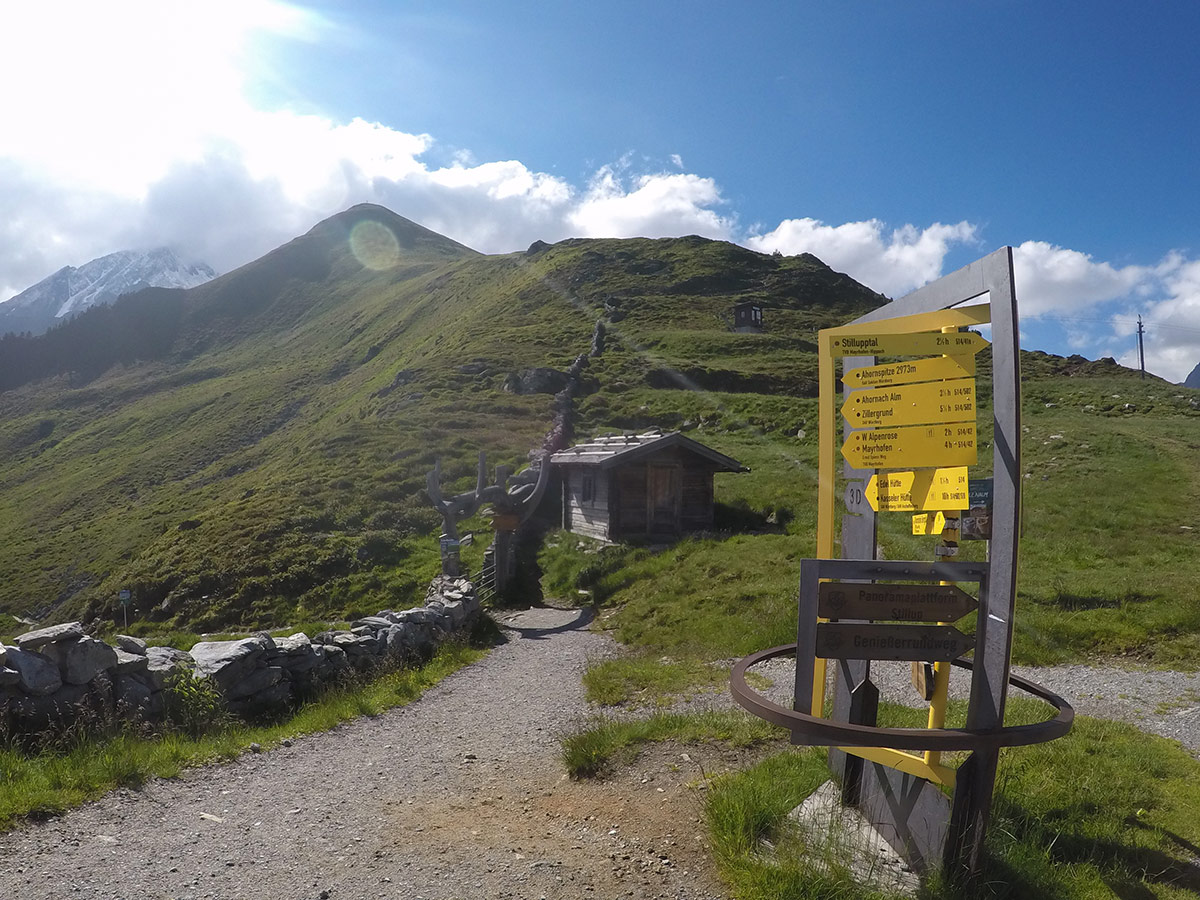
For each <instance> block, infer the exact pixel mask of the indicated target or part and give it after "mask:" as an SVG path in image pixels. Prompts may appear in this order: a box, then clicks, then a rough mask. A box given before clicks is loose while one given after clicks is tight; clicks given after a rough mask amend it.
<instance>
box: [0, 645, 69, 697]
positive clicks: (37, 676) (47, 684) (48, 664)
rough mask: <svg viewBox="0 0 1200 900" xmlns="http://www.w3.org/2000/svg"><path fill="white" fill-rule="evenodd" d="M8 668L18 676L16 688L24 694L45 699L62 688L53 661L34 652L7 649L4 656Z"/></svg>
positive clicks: (12, 648) (14, 648)
mask: <svg viewBox="0 0 1200 900" xmlns="http://www.w3.org/2000/svg"><path fill="white" fill-rule="evenodd" d="M6 662H7V663H8V668H10V669H13V670H15V671H16V673H17V675H18V676H19V679H20V680H19V681H18V682H17V684H18V686H19V687H20V688H21V690H22V691H24V692H25V693H26V694H30V695H32V696H35V697H46V696H49V695H50V694H53V693H54V692H55V691H57V690H58V689H59V688H60V687H62V683H63V682H62V675H61V674H60V672H59V670H58V666H57V665H56V664H55V662H54V660H52V659H50V658H49V657H47V656H44V655H42V654H41V653H38V652H36V651H34V650H23V649H21V648H19V647H9V648H8V653H7V654H6Z"/></svg>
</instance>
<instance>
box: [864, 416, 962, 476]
mask: <svg viewBox="0 0 1200 900" xmlns="http://www.w3.org/2000/svg"><path fill="white" fill-rule="evenodd" d="M842 455H843V456H844V457H846V459H847V460H848V461H849V462H850V465H852V466H854V467H855V468H856V469H900V468H913V469H921V468H925V467H928V466H973V465H975V463H976V462H978V461H979V453H978V450H977V448H976V446H975V423H974V422H958V423H956V424H953V425H910V426H907V427H904V428H873V429H871V430H869V431H856V432H854V433H853V434H851V435H850V437H849V438H847V439H846V443H845V444H843V445H842Z"/></svg>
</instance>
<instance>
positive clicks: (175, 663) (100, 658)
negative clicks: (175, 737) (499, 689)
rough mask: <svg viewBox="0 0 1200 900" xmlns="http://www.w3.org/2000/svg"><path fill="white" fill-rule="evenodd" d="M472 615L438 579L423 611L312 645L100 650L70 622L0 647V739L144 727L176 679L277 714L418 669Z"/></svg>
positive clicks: (364, 624) (468, 597)
mask: <svg viewBox="0 0 1200 900" xmlns="http://www.w3.org/2000/svg"><path fill="white" fill-rule="evenodd" d="M479 615H480V606H479V599H478V597H477V596H476V594H475V588H474V586H473V585H472V584H471V582H470V581H469V580H467V579H465V578H447V577H438V578H436V579H434V581H433V582H432V584H430V586H429V591H428V594H427V596H426V598H425V604H424V605H423V606H418V607H416V608H414V609H406V610H402V611H400V612H393V611H391V610H384V611H383V612H380V613H378V614H377V615H374V616H367V617H366V618H363V619H359V620H358V621H356V622H354V623H352V624H351V627H350V630H349V631H326V632H322V633H321V634H318V635H316V636H315V637H312V638H309V637H308V636H307V635H305V634H296V635H292V636H290V637H282V638H272V637H271V636H270V635H268V634H267V633H266V632H260V633H258V634H255V635H253V636H251V637H247V638H242V639H240V640H234V641H202V642H200V643H198V644H196V645H195V646H193V647H192V649H191V651H190V652H184V651H183V650H176V649H173V648H170V647H147V646H146V643H145V642H144V641H142V640H140V639H139V638H135V637H128V636H126V635H118V636H117V637H116V639H115V644H116V645H115V646H110V645H109V644H106V643H105V642H104V641H101V640H98V639H96V638H94V637H91V636H90V635H88V634H87V633H85V631H84V629H83V626H82V625H81V624H80V623H78V622H70V623H67V624H65V625H52V626H50V627H49V628H41V629H38V630H36V631H30V632H27V633H26V634H22V635H20V636H19V637H17V639H16V646H10V647H6V646H4V645H3V644H0V704H2V705H3V709H2V711H0V732H3V731H7V732H8V733H9V734H31V733H40V732H45V731H47V730H61V729H64V728H69V727H71V725H72V724H74V723H76V722H78V721H81V720H86V719H87V718H88V717H89V715H90V716H91V717H92V720H93V721H110V720H112V719H117V718H120V719H129V720H143V721H153V720H155V719H157V718H159V717H161V716H162V715H163V713H164V712H165V709H166V697H165V694H164V690H165V689H166V686H167V684H168V682H169V681H170V680H171V679H172V678H176V677H191V678H207V679H208V680H209V682H210V683H211V684H212V685H213V687H215V688H216V690H217V691H218V693H219V694H220V695H221V697H222V698H223V699H224V702H225V705H226V706H227V707H228V709H229V710H230V711H231V712H233V713H237V714H243V715H244V714H248V713H256V712H261V711H266V710H272V709H279V708H282V707H284V706H286V705H287V704H288V703H290V702H291V701H292V700H293V699H297V698H300V697H304V696H306V695H309V694H311V693H312V691H313V690H314V689H316V688H319V687H320V686H321V685H323V684H328V683H330V682H333V681H336V680H337V679H338V678H340V677H342V676H344V675H345V674H347V673H351V672H367V671H370V670H371V669H374V668H376V667H378V666H380V665H381V664H383V663H385V662H387V663H391V664H394V665H403V664H406V663H417V662H422V661H424V660H426V659H428V658H429V656H431V655H432V653H433V651H434V650H435V649H436V648H437V646H438V645H439V644H440V643H441V642H442V641H444V640H445V639H446V638H447V637H449V636H451V635H454V634H456V633H460V632H463V631H464V630H466V629H467V628H468V627H470V626H471V625H472V624H473V623H474V622H475V620H476V619H477V618H478V617H479Z"/></svg>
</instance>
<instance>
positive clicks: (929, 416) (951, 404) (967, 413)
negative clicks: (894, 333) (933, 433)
mask: <svg viewBox="0 0 1200 900" xmlns="http://www.w3.org/2000/svg"><path fill="white" fill-rule="evenodd" d="M842 415H843V416H845V417H846V421H848V422H849V423H850V424H851V426H853V427H855V428H878V427H889V426H892V425H919V424H921V423H922V422H973V421H975V379H974V378H956V379H954V380H953V381H930V382H927V383H925V384H906V385H900V386H899V387H890V388H875V389H872V390H867V391H855V392H854V393H852V394H851V395H850V396H849V398H848V399H847V400H846V402H845V403H843V404H842Z"/></svg>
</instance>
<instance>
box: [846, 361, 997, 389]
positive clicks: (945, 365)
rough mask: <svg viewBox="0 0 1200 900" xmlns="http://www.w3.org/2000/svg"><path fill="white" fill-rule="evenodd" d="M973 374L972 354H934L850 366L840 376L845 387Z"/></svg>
mask: <svg viewBox="0 0 1200 900" xmlns="http://www.w3.org/2000/svg"><path fill="white" fill-rule="evenodd" d="M974 374H975V357H974V356H933V357H930V358H929V359H913V360H907V361H904V362H894V363H886V364H884V365H880V366H868V367H867V368H863V369H852V370H850V371H849V372H847V373H846V374H845V375H844V376H842V383H843V384H844V385H846V387H848V388H867V387H883V386H884V385H891V384H913V383H915V382H918V381H939V380H943V379H946V378H966V377H969V376H971V375H974Z"/></svg>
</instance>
